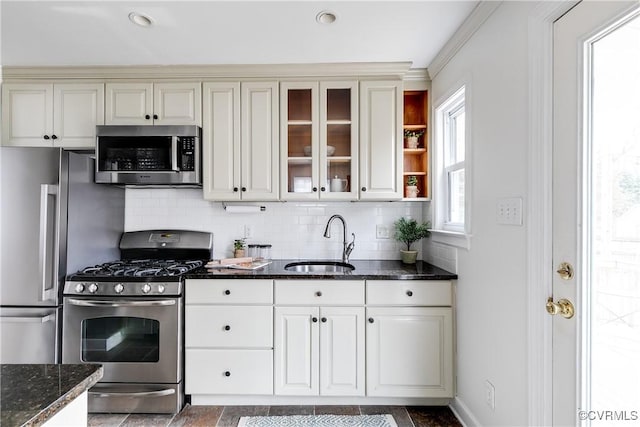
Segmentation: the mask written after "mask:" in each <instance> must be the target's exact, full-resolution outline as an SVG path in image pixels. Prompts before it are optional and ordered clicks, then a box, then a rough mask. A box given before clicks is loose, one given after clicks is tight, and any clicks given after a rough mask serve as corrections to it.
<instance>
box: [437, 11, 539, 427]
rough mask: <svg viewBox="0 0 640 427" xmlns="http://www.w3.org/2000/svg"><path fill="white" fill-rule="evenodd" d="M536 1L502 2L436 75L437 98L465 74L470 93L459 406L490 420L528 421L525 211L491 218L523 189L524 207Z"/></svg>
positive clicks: (480, 421) (461, 259)
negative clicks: (507, 218)
mask: <svg viewBox="0 0 640 427" xmlns="http://www.w3.org/2000/svg"><path fill="white" fill-rule="evenodd" d="M534 6H535V3H532V2H504V3H502V4H501V6H500V7H499V8H498V9H497V10H496V11H495V12H494V13H493V15H491V16H490V17H489V18H488V20H487V21H486V22H485V23H484V24H483V25H482V26H481V27H480V29H479V30H478V31H477V32H476V33H475V34H474V35H473V36H472V37H471V39H470V40H469V41H468V42H467V43H466V44H465V45H464V46H463V47H462V48H461V49H460V50H459V51H458V53H457V54H456V55H455V56H454V57H453V58H452V59H451V61H450V62H448V63H447V65H446V66H445V67H444V68H443V69H442V70H441V71H440V72H439V73H438V74H437V75H436V76H434V77H433V81H432V99H433V100H434V101H435V100H437V99H438V98H441V97H443V96H444V95H445V94H446V93H448V92H449V91H451V90H452V89H454V87H455V86H456V85H457V84H458V83H459V82H461V81H463V80H465V79H466V80H467V94H468V95H470V99H469V101H468V102H469V103H468V104H467V105H469V106H470V114H471V116H469V115H468V116H467V121H468V123H470V126H471V138H472V140H471V144H472V147H473V152H472V157H471V158H468V159H467V160H468V161H470V162H471V165H472V176H470V177H469V178H470V179H471V180H472V183H473V194H472V197H471V205H470V208H471V215H472V221H471V226H472V230H471V234H472V238H471V247H470V249H469V250H462V249H460V250H458V254H457V258H458V259H457V263H458V265H457V273H458V275H459V279H458V283H457V332H458V339H457V399H456V405H457V407H458V408H459V409H461V410H462V411H466V412H467V415H469V416H470V419H471V420H472V421H473V422H474V423H478V424H480V425H487V426H489V425H491V426H494V425H505V426H506V425H508V426H516V425H526V424H527V403H528V396H527V354H526V347H527V323H526V320H527V317H526V316H527V304H526V272H527V252H526V244H527V241H526V236H527V235H526V232H527V229H526V227H527V218H524V225H523V226H513V225H499V224H497V222H496V202H497V200H498V199H499V198H503V197H522V198H523V200H524V204H525V206H524V211H525V212H526V203H527V194H526V193H527V165H528V163H527V158H526V156H527V140H528V133H527V129H528V128H527V126H528V109H527V106H528V97H527V91H528V70H527V61H528V57H527V30H528V27H527V23H528V21H527V20H528V14H529V13H530V11H531V10H532V9H533V7H534ZM468 114H469V113H468ZM430 251H431V249H430ZM486 380H488V381H490V382H491V383H492V384H493V385H494V386H495V402H496V403H495V410H492V409H490V408H489V406H488V405H487V404H486V402H485V381H486Z"/></svg>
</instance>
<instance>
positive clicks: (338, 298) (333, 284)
mask: <svg viewBox="0 0 640 427" xmlns="http://www.w3.org/2000/svg"><path fill="white" fill-rule="evenodd" d="M275 300H276V304H290V305H362V304H364V281H359V280H276V282H275Z"/></svg>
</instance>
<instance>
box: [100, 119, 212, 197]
mask: <svg viewBox="0 0 640 427" xmlns="http://www.w3.org/2000/svg"><path fill="white" fill-rule="evenodd" d="M201 135H202V129H201V128H200V127H199V126H171V125H158V126H97V127H96V136H97V138H96V169H95V170H96V174H95V181H96V182H97V183H100V184H126V185H191V186H200V185H202V156H201V153H202V146H201Z"/></svg>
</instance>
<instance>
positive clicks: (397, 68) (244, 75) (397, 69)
mask: <svg viewBox="0 0 640 427" xmlns="http://www.w3.org/2000/svg"><path fill="white" fill-rule="evenodd" d="M410 67H411V62H366V63H365V62H349V63H317V64H264V65H260V64H246V65H242V64H224V65H145V66H78V67H72V66H54V67H37V66H33V67H20V66H3V67H2V78H3V80H5V81H6V80H38V79H48V80H51V79H76V80H77V79H103V80H120V79H145V80H149V79H192V80H193V79H197V80H206V79H220V80H225V79H228V80H238V79H265V78H271V79H273V78H287V79H291V78H304V79H309V78H322V79H327V78H344V77H351V78H353V77H356V78H362V79H366V78H376V79H380V78H388V79H398V80H402V79H403V78H404V77H405V75H406V74H407V73H408V72H409V69H410Z"/></svg>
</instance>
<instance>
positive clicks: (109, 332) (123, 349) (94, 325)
mask: <svg viewBox="0 0 640 427" xmlns="http://www.w3.org/2000/svg"><path fill="white" fill-rule="evenodd" d="M159 357H160V322H158V321H157V320H153V319H143V318H139V317H99V318H94V319H85V320H83V321H82V361H83V362H98V363H100V362H104V363H107V362H143V363H144V362H150V363H155V362H158V359H159Z"/></svg>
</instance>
